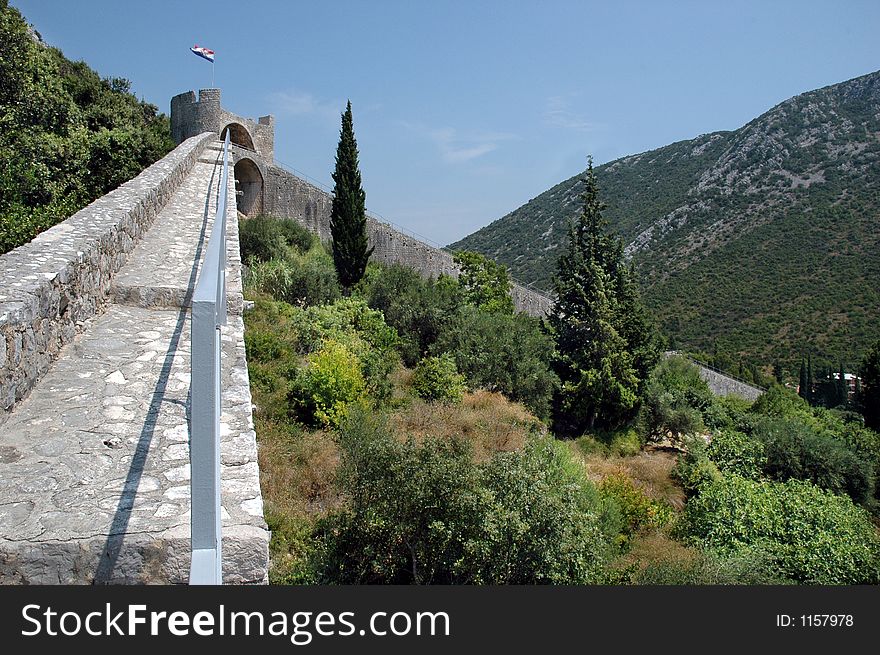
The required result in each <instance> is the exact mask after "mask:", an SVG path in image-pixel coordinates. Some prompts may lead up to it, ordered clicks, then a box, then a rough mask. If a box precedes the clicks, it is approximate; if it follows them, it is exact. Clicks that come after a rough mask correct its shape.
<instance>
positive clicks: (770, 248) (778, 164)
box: [450, 73, 880, 386]
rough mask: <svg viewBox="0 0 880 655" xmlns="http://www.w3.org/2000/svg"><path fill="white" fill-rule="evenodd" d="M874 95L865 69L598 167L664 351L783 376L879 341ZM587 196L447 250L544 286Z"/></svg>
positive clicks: (526, 214) (527, 211)
mask: <svg viewBox="0 0 880 655" xmlns="http://www.w3.org/2000/svg"><path fill="white" fill-rule="evenodd" d="M878 99H880V73H871V74H869V75H865V76H863V77H860V78H857V79H854V80H851V81H848V82H844V83H841V84H837V85H834V86H831V87H826V88H824V89H820V90H817V91H813V92H810V93H805V94H803V95H800V96H797V97H795V98H792V99H791V100H788V101H786V102H785V103H784V104H783V105H780V106H777V107H775V108H773V109H771V110H770V111H768V112H767V113H765V114H763V115H762V116H760V117H758V118H756V119H755V120H753V121H751V122H749V123H748V124H747V125H745V126H744V127H742V128H740V129H738V130H735V131H732V132H716V133H712V134H706V135H702V136H699V137H697V138H695V139H691V140H688V141H681V142H678V143H673V144H670V145H668V146H665V147H663V148H659V149H657V150H652V151H650V152H646V153H642V154H639V155H633V156H630V157H625V158H622V159H619V160H616V161H613V162H609V163H608V164H605V165H603V166H599V167H598V168H597V169H596V177H597V179H598V183H599V185H600V186H601V188H602V191H603V198H604V200H605V201H606V202H607V203H608V205H609V206H608V209H607V211H606V212H605V216H606V218H607V219H608V220H609V223H610V225H611V226H612V227H613V228H614V229H615V230H616V231H618V232H619V233H620V234H621V236H622V237H623V239H624V241H625V243H627V244H632V245H637V246H639V247H638V248H636V249H634V251H633V252H632V258H633V262H634V263H635V264H636V267H637V269H638V272H639V275H640V280H641V282H642V285H643V287H642V288H643V297H644V298H645V302H646V304H647V305H648V306H649V307H650V309H651V310H652V311H653V312H654V313H655V315H656V317H657V320H658V324H659V325H660V327H661V329H662V331H663V332H664V334H666V335H667V336H668V337H669V338H670V340H671V342H672V343H674V344H675V345H674V346H673V347H675V348H678V349H682V350H689V351H707V352H712V351H713V350H717V351H719V352H724V353H726V356H727V359H728V362H727V363H726V364H724V365H720V364H715V365H716V366H719V368H723V369H725V370H730V371H731V372H733V373H735V374H738V375H739V369H740V364H742V365H743V369H744V370H745V371H748V372H749V375H750V374H751V371H752V368H753V367H754V368H755V369H763V371H762V372H763V373H768V372H769V370H770V368H771V366H772V365H773V364H774V363H776V364H777V365H778V370H779V371H780V372H781V373H782V375H783V377H784V380H782V381H790V382H792V383H797V377H796V376H797V374H798V366H799V364H800V360H801V355H802V353H812V354H813V364H814V366H815V367H816V369H817V371H818V369H819V367H829V368H832V369H833V370H835V371H836V370H837V369H838V367H839V365H840V362H841V361H843V363H844V364H845V365H847V367H848V368H847V371H848V372H855V371H854V368H855V364H856V363H857V362H858V361H859V360H860V359H861V358H862V356H863V353H865V352H866V350H867V349H868V346H869V345H870V344H871V343H873V342H875V341H876V340H877V339H878V338H880V328H878V326H880V285H877V284H876V283H875V281H876V280H877V279H878V271H880V232H878V231H877V229H876V215H877V211H878V203H877V198H878V197H880V196H878V183H880V182H878V180H880V175H878V172H880V171H878V165H880V164H878V161H880V159H878V154H880V142H878V141H877V139H876V138H874V137H873V136H872V135H876V134H877V133H878V132H880V115H878V114H877V112H876V105H877V102H878ZM816 134H818V135H821V136H820V137H819V138H816V137H815V136H814V135H816ZM583 191H584V183H583V174H578V175H576V176H574V177H572V178H570V179H568V180H565V181H564V182H561V183H560V184H558V185H556V186H554V187H553V188H551V189H549V190H548V191H546V192H544V193H542V194H541V195H539V196H538V197H536V198H534V199H532V200H531V201H529V202H528V203H527V204H526V205H524V206H522V207H520V208H519V209H517V210H515V211H513V212H511V213H510V214H508V215H507V216H504V217H503V218H500V219H499V220H497V221H495V222H494V223H492V224H490V225H488V226H486V227H484V228H483V229H481V230H479V231H478V232H475V233H474V234H472V235H470V236H468V237H466V238H464V239H462V240H461V241H459V242H457V243H454V244H452V245H451V246H450V247H451V248H453V249H456V250H458V249H462V250H473V251H477V252H481V253H484V254H485V255H487V256H489V257H492V258H494V259H496V260H497V261H498V262H500V263H502V264H505V265H507V266H508V267H509V268H510V271H511V274H512V275H513V277H514V278H515V279H517V280H520V281H523V282H526V283H531V284H534V285H536V286H537V287H539V288H544V289H551V285H552V277H553V274H554V272H555V264H556V262H555V258H556V253H557V252H559V251H558V250H556V248H557V247H558V248H561V247H564V244H565V239H566V225H567V222H568V221H569V220H572V219H576V215H577V212H578V211H579V209H580V207H579V206H578V205H577V203H575V202H572V199H573V198H576V197H578V196H579V195H580V194H582V193H583ZM642 239H646V240H645V241H642ZM740 377H745V376H743V375H740ZM755 381H756V382H758V383H759V384H763V383H762V382H760V381H758V380H755ZM764 386H767V385H766V384H765V385H764Z"/></svg>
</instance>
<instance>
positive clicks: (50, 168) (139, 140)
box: [0, 0, 173, 254]
mask: <svg viewBox="0 0 880 655" xmlns="http://www.w3.org/2000/svg"><path fill="white" fill-rule="evenodd" d="M0 80H2V84H0V254H2V253H5V252H7V251H9V250H12V249H13V248H16V247H18V246H20V245H22V244H24V243H27V242H28V241H30V240H31V239H33V238H34V237H35V236H36V235H37V234H39V233H40V232H42V231H43V230H46V229H47V228H49V227H52V226H53V225H55V224H56V223H58V222H60V221H62V220H64V219H66V218H68V217H69V216H71V215H72V214H73V213H74V212H76V211H78V210H79V209H81V208H82V207H85V206H86V205H87V204H88V203H90V202H92V201H93V200H95V199H96V198H99V197H100V196H102V195H104V194H106V193H107V192H109V191H111V190H113V189H115V188H116V187H117V186H119V185H120V184H122V183H123V182H125V181H127V180H129V179H131V178H132V177H134V176H136V175H137V174H138V173H140V172H141V171H142V170H143V169H144V168H146V167H147V166H149V165H150V164H152V163H153V162H155V161H156V160H157V159H160V158H161V157H162V156H164V155H165V154H166V153H167V152H168V151H169V150H171V148H172V147H173V143H172V141H171V134H170V127H169V122H168V118H167V117H166V116H164V115H162V114H159V113H157V111H158V110H157V108H156V107H155V106H154V105H151V104H148V103H145V102H141V101H139V100H138V99H137V98H136V97H135V96H134V95H133V94H132V93H131V92H130V88H131V85H130V83H129V82H128V80H125V79H121V78H106V79H102V78H101V77H100V76H99V75H98V74H97V73H96V72H95V71H93V70H92V69H91V68H89V67H88V66H87V65H86V64H85V63H84V62H72V61H69V60H68V59H66V58H65V57H64V55H62V54H61V51H60V50H58V49H57V48H51V47H48V46H45V45H43V44H42V43H41V42H38V41H37V40H35V39H34V38H33V37H32V36H31V34H30V33H29V32H28V29H27V24H26V23H25V21H24V19H23V18H22V16H21V14H20V13H19V11H18V10H17V9H15V8H13V7H9V6H8V3H7V0H0Z"/></svg>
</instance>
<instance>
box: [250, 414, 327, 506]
mask: <svg viewBox="0 0 880 655" xmlns="http://www.w3.org/2000/svg"><path fill="white" fill-rule="evenodd" d="M257 434H258V435H259V458H260V485H261V487H262V491H263V496H264V498H266V500H267V501H268V502H270V503H271V504H272V505H273V506H274V507H275V508H276V509H277V510H279V511H281V512H283V513H285V514H296V515H300V516H304V515H315V514H322V513H324V512H326V511H327V510H328V509H330V508H332V507H335V506H336V505H337V504H338V503H339V494H338V492H337V490H336V488H335V485H334V480H335V477H336V469H337V467H338V466H339V447H338V446H337V445H336V442H335V441H334V440H333V438H332V437H331V435H330V434H329V433H327V432H324V431H321V430H319V431H315V432H306V431H303V430H301V429H299V428H297V427H296V426H291V425H283V424H278V423H274V422H272V421H264V420H260V421H258V424H257Z"/></svg>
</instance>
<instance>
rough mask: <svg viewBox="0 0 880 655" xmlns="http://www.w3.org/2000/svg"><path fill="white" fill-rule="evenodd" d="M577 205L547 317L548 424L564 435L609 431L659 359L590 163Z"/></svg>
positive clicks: (628, 411) (630, 407) (628, 412)
mask: <svg viewBox="0 0 880 655" xmlns="http://www.w3.org/2000/svg"><path fill="white" fill-rule="evenodd" d="M583 201H584V206H583V210H582V211H581V214H580V216H579V217H578V220H577V222H575V223H572V224H571V225H570V226H569V232H568V248H567V250H566V252H564V253H563V254H562V256H561V257H560V258H559V262H558V265H557V274H556V276H555V277H554V279H553V287H554V295H555V298H554V305H553V309H552V311H551V313H550V316H549V321H550V326H551V329H552V330H553V334H554V337H555V339H556V359H555V363H554V367H555V369H556V372H557V374H558V375H559V377H560V380H561V382H562V385H561V387H560V391H559V393H558V394H557V398H556V400H555V407H554V427H555V429H556V431H557V432H558V433H561V434H567V435H575V434H579V433H582V432H583V431H584V430H590V429H593V428H595V427H614V426H616V425H618V424H620V423H621V422H622V421H624V420H626V419H627V418H629V417H631V416H632V415H633V412H634V411H635V409H636V407H637V404H638V398H639V394H640V391H641V387H642V385H643V383H644V380H645V378H646V377H647V375H648V373H649V372H650V369H651V368H652V367H653V365H654V364H655V363H656V361H657V358H658V354H659V353H658V351H659V344H658V339H657V337H656V332H655V331H654V329H653V326H652V324H651V322H650V320H649V317H648V315H647V312H646V311H645V310H644V308H643V306H642V304H641V301H640V299H639V295H638V288H637V285H636V283H635V279H634V275H635V274H634V271H633V270H632V269H631V268H629V267H628V266H627V265H626V263H625V262H624V260H623V249H622V244H621V243H620V241H619V240H618V239H615V238H611V237H610V236H609V235H608V234H607V233H606V223H605V220H604V219H603V217H602V210H603V209H604V205H603V203H602V202H601V200H600V199H599V187H598V184H597V182H596V177H595V175H594V173H593V162H592V159H590V160H589V163H588V167H587V175H586V178H585V179H584V193H583Z"/></svg>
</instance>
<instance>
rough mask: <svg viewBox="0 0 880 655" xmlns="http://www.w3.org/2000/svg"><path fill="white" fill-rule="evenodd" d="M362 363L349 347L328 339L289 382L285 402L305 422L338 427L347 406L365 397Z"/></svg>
mask: <svg viewBox="0 0 880 655" xmlns="http://www.w3.org/2000/svg"><path fill="white" fill-rule="evenodd" d="M365 389H366V384H365V382H364V376H363V374H362V373H361V363H360V360H358V358H357V355H355V354H354V353H353V352H352V351H351V350H349V348H348V347H347V346H346V345H345V344H342V343H339V342H338V341H334V340H333V339H328V340H327V341H325V342H324V343H323V345H322V346H321V348H320V349H319V350H318V351H316V352H314V353H312V354H311V355H310V356H309V358H308V364H307V365H306V367H305V368H303V369H301V370H300V372H299V374H298V375H297V376H296V378H295V379H294V380H293V382H292V383H291V388H290V392H289V394H288V401H289V402H290V405H291V407H292V408H293V409H294V411H295V412H296V414H297V416H298V417H299V418H300V419H301V420H303V421H305V422H307V423H320V424H322V425H331V426H337V425H339V422H340V420H341V419H342V418H343V416H344V415H345V412H346V411H347V408H348V406H349V404H351V403H353V402H355V401H356V400H358V399H360V398H361V397H362V396H363V395H364V391H365Z"/></svg>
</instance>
